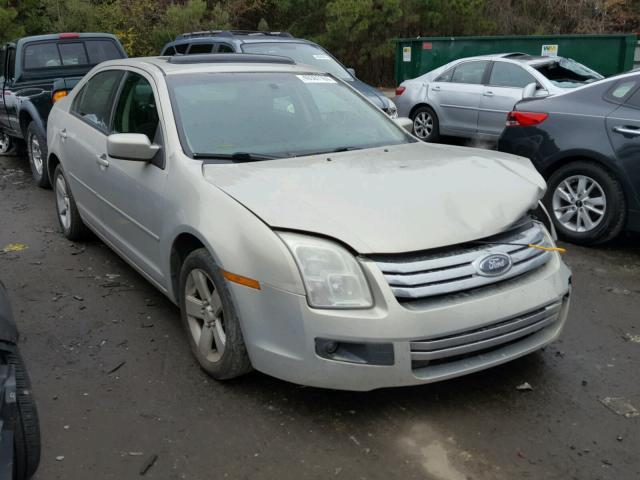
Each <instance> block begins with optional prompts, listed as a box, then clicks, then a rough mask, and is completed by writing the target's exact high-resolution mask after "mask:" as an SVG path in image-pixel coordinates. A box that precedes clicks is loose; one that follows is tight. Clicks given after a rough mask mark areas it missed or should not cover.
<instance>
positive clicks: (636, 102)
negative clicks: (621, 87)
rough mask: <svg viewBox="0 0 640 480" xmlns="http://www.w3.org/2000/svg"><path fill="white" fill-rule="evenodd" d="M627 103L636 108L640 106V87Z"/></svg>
mask: <svg viewBox="0 0 640 480" xmlns="http://www.w3.org/2000/svg"><path fill="white" fill-rule="evenodd" d="M626 103H627V105H629V106H630V107H634V108H640V88H639V89H638V90H636V91H635V93H634V94H633V95H631V96H630V97H629V99H628V100H627V102H626Z"/></svg>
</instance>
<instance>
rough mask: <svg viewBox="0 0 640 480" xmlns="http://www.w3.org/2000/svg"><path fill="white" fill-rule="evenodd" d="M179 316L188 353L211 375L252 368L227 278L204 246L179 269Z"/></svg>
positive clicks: (241, 372) (221, 376)
mask: <svg viewBox="0 0 640 480" xmlns="http://www.w3.org/2000/svg"><path fill="white" fill-rule="evenodd" d="M203 290H204V292H203ZM207 297H208V298H209V299H210V300H207ZM203 299H204V300H205V301H204V302H203ZM192 313H193V314H194V315H191V314H192ZM180 316H181V318H182V324H183V326H184V329H185V332H186V334H187V338H188V339H189V346H190V347H191V352H192V353H193V355H194V356H195V357H196V359H197V360H198V363H199V364H200V367H202V369H203V370H204V371H205V372H207V373H208V374H209V375H210V376H211V377H213V378H215V379H216V380H228V379H231V378H235V377H239V376H240V375H244V374H245V373H248V372H250V371H251V370H252V367H251V362H250V360H249V356H248V354H247V349H246V347H245V344H244V338H243V336H242V330H241V328H240V320H239V319H238V315H237V313H236V309H235V307H234V305H233V301H232V300H231V295H230V294H229V290H228V287H227V284H226V280H225V279H224V277H223V276H222V273H221V270H220V268H219V267H218V266H216V264H215V262H214V260H213V257H212V256H211V254H209V252H208V251H207V250H206V249H204V248H201V249H198V250H195V251H193V252H192V253H191V254H189V256H187V258H186V259H185V261H184V263H183V264H182V268H181V269H180ZM198 317H200V318H198ZM203 335H204V336H203ZM201 339H202V341H201ZM199 343H200V344H201V345H202V346H199ZM221 350H222V351H221Z"/></svg>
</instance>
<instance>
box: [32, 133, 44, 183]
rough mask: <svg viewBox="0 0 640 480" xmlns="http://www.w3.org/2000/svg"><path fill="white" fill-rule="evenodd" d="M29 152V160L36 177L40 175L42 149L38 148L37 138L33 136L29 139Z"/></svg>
mask: <svg viewBox="0 0 640 480" xmlns="http://www.w3.org/2000/svg"><path fill="white" fill-rule="evenodd" d="M29 151H30V152H31V159H32V161H33V166H34V168H35V169H36V172H37V173H38V175H42V149H41V148H40V142H39V141H38V137H37V136H36V135H34V134H32V135H31V137H30V138H29Z"/></svg>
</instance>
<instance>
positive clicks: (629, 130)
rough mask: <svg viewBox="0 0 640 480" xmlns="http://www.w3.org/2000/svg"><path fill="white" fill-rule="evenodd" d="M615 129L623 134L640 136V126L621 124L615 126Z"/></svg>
mask: <svg viewBox="0 0 640 480" xmlns="http://www.w3.org/2000/svg"><path fill="white" fill-rule="evenodd" d="M613 131H614V132H616V133H621V134H622V135H631V136H633V137H640V128H632V127H623V126H621V125H619V126H617V127H613Z"/></svg>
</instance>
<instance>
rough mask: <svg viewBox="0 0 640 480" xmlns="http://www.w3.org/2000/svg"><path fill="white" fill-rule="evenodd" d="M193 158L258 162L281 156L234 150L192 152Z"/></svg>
mask: <svg viewBox="0 0 640 480" xmlns="http://www.w3.org/2000/svg"><path fill="white" fill-rule="evenodd" d="M193 158H196V159H198V160H231V161H232V162H234V163H243V162H259V161H262V160H274V159H276V158H282V157H280V156H278V155H268V154H264V153H248V152H235V153H194V154H193Z"/></svg>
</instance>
